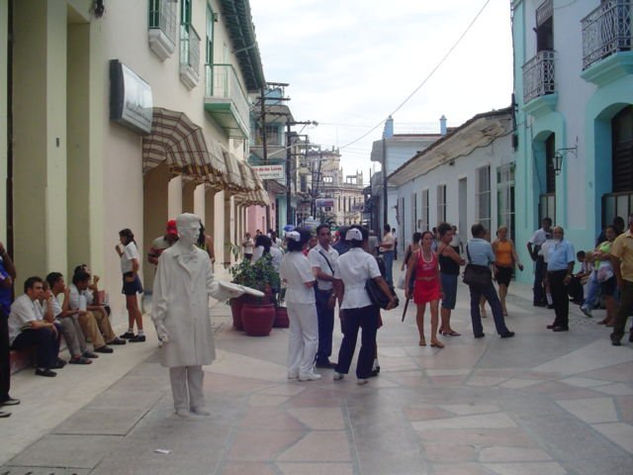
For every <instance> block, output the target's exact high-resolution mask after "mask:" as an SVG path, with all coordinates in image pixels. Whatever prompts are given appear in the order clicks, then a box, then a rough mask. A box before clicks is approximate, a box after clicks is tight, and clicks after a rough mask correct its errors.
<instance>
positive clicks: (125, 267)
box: [121, 241, 140, 274]
mask: <svg viewBox="0 0 633 475" xmlns="http://www.w3.org/2000/svg"><path fill="white" fill-rule="evenodd" d="M132 259H136V260H137V261H139V256H138V249H136V244H134V241H130V242H129V243H128V244H127V245H126V246H125V247H124V248H123V254H121V272H122V273H123V274H125V273H126V272H132V269H133V267H132ZM139 262H140V261H139Z"/></svg>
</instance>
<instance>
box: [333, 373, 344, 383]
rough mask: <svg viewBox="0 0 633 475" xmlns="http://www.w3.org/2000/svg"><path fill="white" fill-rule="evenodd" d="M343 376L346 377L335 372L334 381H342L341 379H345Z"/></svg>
mask: <svg viewBox="0 0 633 475" xmlns="http://www.w3.org/2000/svg"><path fill="white" fill-rule="evenodd" d="M343 376H345V375H344V374H342V373H337V372H336V371H334V377H333V378H332V379H334V381H340V380H341V379H343Z"/></svg>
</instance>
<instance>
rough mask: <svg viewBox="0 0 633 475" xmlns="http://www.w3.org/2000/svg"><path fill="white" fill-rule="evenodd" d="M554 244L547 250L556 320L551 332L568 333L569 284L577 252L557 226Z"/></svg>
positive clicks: (554, 233) (553, 235)
mask: <svg viewBox="0 0 633 475" xmlns="http://www.w3.org/2000/svg"><path fill="white" fill-rule="evenodd" d="M552 237H553V243H552V244H551V245H549V246H548V249H547V255H548V258H547V281H548V283H549V288H550V292H551V293H552V303H553V305H554V313H555V314H556V318H555V319H554V322H553V323H552V324H551V325H547V328H548V329H549V330H552V331H555V332H566V331H568V330H569V297H567V284H569V282H570V281H571V275H572V273H573V272H574V264H575V263H576V251H574V246H573V245H572V243H570V242H569V241H567V240H566V239H565V231H564V230H563V228H562V227H560V226H556V227H554V229H553V231H552Z"/></svg>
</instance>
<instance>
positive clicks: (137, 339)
mask: <svg viewBox="0 0 633 475" xmlns="http://www.w3.org/2000/svg"><path fill="white" fill-rule="evenodd" d="M128 341H129V342H130V343H141V342H144V341H145V335H135V336H133V337H132V338H128Z"/></svg>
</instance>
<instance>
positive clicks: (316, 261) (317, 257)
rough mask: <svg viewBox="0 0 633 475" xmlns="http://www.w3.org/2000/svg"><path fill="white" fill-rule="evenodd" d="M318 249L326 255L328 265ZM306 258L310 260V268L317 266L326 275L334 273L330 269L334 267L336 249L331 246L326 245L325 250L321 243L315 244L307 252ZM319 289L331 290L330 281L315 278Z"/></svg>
mask: <svg viewBox="0 0 633 475" xmlns="http://www.w3.org/2000/svg"><path fill="white" fill-rule="evenodd" d="M319 251H321V252H322V253H323V254H325V256H326V257H327V260H328V261H329V262H330V265H328V263H327V262H326V260H325V257H323V256H322V255H321V254H320V253H319ZM308 259H309V260H310V264H311V265H312V269H315V268H319V269H320V270H321V272H323V273H324V274H327V275H334V272H332V270H331V269H330V266H332V269H334V265H335V264H336V260H337V259H338V251H337V250H336V249H334V248H333V247H332V246H328V250H327V251H326V250H325V249H323V247H321V244H317V245H316V246H314V247H313V248H312V249H310V252H309V253H308ZM317 282H318V285H319V289H320V290H331V289H332V282H330V281H328V280H321V279H317Z"/></svg>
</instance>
